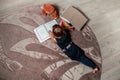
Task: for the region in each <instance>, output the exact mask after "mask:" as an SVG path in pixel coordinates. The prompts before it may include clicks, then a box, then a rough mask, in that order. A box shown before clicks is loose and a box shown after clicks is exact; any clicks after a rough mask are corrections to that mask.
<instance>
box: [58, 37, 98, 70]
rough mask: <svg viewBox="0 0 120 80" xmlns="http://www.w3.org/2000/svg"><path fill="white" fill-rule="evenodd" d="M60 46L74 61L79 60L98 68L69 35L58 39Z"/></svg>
mask: <svg viewBox="0 0 120 80" xmlns="http://www.w3.org/2000/svg"><path fill="white" fill-rule="evenodd" d="M56 41H57V44H58V46H59V47H60V48H61V49H62V50H63V52H64V53H65V54H66V55H67V56H68V57H69V58H71V59H72V60H77V61H80V62H82V63H83V64H85V65H87V66H89V67H91V68H93V69H94V68H96V65H95V63H94V62H93V61H92V60H90V59H89V58H88V57H86V56H85V54H84V51H83V50H82V49H81V48H80V47H78V46H77V45H75V44H74V43H73V42H72V41H71V38H70V37H68V36H67V35H63V36H62V37H61V38H56Z"/></svg>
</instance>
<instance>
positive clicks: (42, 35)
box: [34, 25, 50, 42]
mask: <svg viewBox="0 0 120 80" xmlns="http://www.w3.org/2000/svg"><path fill="white" fill-rule="evenodd" d="M34 31H35V33H36V36H37V37H38V39H39V41H40V42H43V41H45V40H47V39H49V38H50V35H49V33H48V31H47V30H46V28H45V26H44V25H40V26H39V27H37V28H36V29H35V30H34Z"/></svg>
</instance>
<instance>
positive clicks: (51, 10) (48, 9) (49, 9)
mask: <svg viewBox="0 0 120 80" xmlns="http://www.w3.org/2000/svg"><path fill="white" fill-rule="evenodd" d="M41 11H42V14H43V15H50V16H51V18H52V19H57V18H58V11H57V9H56V8H55V6H53V5H52V4H49V3H45V4H43V5H42V6H41Z"/></svg>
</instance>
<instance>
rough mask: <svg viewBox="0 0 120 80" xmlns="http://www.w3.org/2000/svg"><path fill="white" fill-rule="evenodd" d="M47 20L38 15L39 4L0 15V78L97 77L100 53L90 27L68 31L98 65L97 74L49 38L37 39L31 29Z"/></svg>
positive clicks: (53, 79) (67, 79)
mask: <svg viewBox="0 0 120 80" xmlns="http://www.w3.org/2000/svg"><path fill="white" fill-rule="evenodd" d="M50 20H52V19H51V18H50V17H49V16H42V15H41V12H40V6H31V7H27V8H24V9H22V10H19V11H17V12H13V13H12V14H9V15H7V16H6V17H3V18H1V19H0V72H1V73H0V79H1V80H2V79H3V80H100V76H101V64H102V62H101V53H100V48H99V45H98V42H97V39H96V37H95V35H94V33H93V31H92V30H91V28H90V27H89V26H88V25H86V26H85V27H84V29H83V30H82V31H76V30H75V31H72V32H71V35H72V40H73V42H74V43H75V44H77V45H78V46H79V47H81V48H82V49H83V50H84V51H85V52H86V55H87V56H88V57H89V58H91V59H92V60H93V61H94V62H95V63H96V64H97V65H98V66H99V67H100V71H99V72H97V73H96V74H93V73H92V69H90V68H89V67H87V66H85V65H83V64H82V63H80V62H77V61H73V60H70V59H69V58H68V57H67V56H66V55H64V53H63V52H62V51H61V50H60V48H59V47H58V46H57V45H56V44H54V43H52V42H51V40H50V39H49V40H47V41H45V42H43V43H40V42H39V41H38V39H37V37H36V35H35V33H34V31H33V30H34V29H35V28H36V27H38V26H39V25H41V24H44V23H45V22H48V21H50ZM58 21H59V19H58Z"/></svg>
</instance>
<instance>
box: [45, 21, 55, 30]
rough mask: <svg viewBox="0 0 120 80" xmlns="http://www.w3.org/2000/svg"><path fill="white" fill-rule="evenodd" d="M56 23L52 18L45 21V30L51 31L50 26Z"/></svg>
mask: <svg viewBox="0 0 120 80" xmlns="http://www.w3.org/2000/svg"><path fill="white" fill-rule="evenodd" d="M55 24H57V22H56V20H52V21H50V22H47V23H45V26H46V29H47V31H49V30H50V31H52V26H53V25H55Z"/></svg>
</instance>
